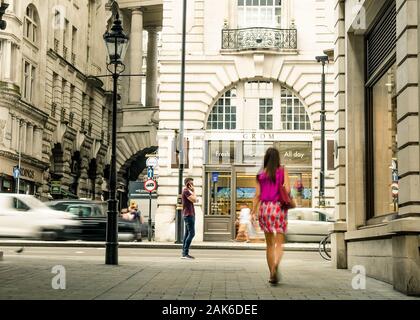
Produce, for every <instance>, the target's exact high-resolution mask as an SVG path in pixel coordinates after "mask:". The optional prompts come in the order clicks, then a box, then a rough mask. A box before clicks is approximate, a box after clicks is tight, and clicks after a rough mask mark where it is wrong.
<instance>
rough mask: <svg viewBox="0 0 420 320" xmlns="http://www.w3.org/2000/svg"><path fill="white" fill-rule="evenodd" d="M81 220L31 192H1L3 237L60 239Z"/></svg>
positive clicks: (1, 227) (0, 208)
mask: <svg viewBox="0 0 420 320" xmlns="http://www.w3.org/2000/svg"><path fill="white" fill-rule="evenodd" d="M78 225H80V222H79V221H77V220H76V219H74V218H73V216H72V215H71V214H70V213H68V212H61V211H56V210H52V209H51V208H49V207H47V206H46V205H45V204H44V203H43V202H41V201H40V200H38V199H37V198H35V197H34V196H31V195H23V194H4V193H3V194H0V237H13V238H14V237H19V238H41V239H45V240H54V239H59V238H60V237H61V236H62V235H63V234H64V233H65V232H66V230H67V228H72V229H74V228H77V226H78Z"/></svg>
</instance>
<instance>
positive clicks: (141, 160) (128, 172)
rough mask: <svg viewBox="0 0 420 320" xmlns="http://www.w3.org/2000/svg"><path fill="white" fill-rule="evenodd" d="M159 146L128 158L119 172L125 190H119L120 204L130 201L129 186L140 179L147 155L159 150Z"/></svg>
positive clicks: (120, 181) (145, 149)
mask: <svg viewBox="0 0 420 320" xmlns="http://www.w3.org/2000/svg"><path fill="white" fill-rule="evenodd" d="M157 149H158V148H157V147H148V148H144V149H142V150H140V151H138V152H136V153H134V154H133V155H132V156H131V157H130V158H128V159H127V160H126V161H125V163H124V164H123V165H122V166H121V167H120V169H119V170H118V172H117V180H118V182H119V185H120V186H122V185H123V186H124V191H122V190H121V191H119V193H120V194H119V199H120V205H123V204H125V203H127V202H128V192H127V191H128V188H129V183H130V181H136V180H138V178H139V176H140V174H141V173H142V172H144V170H145V169H146V160H147V158H146V155H147V154H152V153H155V152H156V151H157Z"/></svg>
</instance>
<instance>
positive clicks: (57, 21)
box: [54, 10, 61, 52]
mask: <svg viewBox="0 0 420 320" xmlns="http://www.w3.org/2000/svg"><path fill="white" fill-rule="evenodd" d="M60 26H61V14H60V11H58V10H56V11H55V13H54V51H55V52H58V48H59V46H60V40H59V39H60V35H59V30H61V28H60Z"/></svg>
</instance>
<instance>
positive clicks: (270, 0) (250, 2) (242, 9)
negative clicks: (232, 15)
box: [238, 0, 281, 28]
mask: <svg viewBox="0 0 420 320" xmlns="http://www.w3.org/2000/svg"><path fill="white" fill-rule="evenodd" d="M280 25H281V0H238V28H248V27H268V28H279V27H280Z"/></svg>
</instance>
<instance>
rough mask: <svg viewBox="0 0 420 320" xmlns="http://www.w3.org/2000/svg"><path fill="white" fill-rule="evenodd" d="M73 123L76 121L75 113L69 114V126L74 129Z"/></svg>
mask: <svg viewBox="0 0 420 320" xmlns="http://www.w3.org/2000/svg"><path fill="white" fill-rule="evenodd" d="M73 121H74V112H70V114H69V126H70V127H73Z"/></svg>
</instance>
